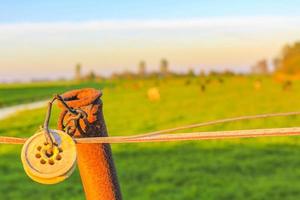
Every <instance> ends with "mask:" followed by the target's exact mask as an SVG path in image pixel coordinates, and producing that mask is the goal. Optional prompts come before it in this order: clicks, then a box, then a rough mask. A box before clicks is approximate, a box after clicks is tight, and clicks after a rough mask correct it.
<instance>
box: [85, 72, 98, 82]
mask: <svg viewBox="0 0 300 200" xmlns="http://www.w3.org/2000/svg"><path fill="white" fill-rule="evenodd" d="M87 79H88V80H89V81H94V80H95V79H96V74H95V72H93V71H90V73H89V74H88V75H87Z"/></svg>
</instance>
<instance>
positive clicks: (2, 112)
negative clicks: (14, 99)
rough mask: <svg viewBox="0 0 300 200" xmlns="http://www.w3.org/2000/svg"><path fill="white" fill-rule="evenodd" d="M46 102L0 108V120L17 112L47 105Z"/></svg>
mask: <svg viewBox="0 0 300 200" xmlns="http://www.w3.org/2000/svg"><path fill="white" fill-rule="evenodd" d="M47 102H48V101H37V102H33V103H26V104H20V105H16V106H10V107H4V108H0V120H1V119H4V118H6V117H8V116H10V115H12V114H14V113H16V112H18V111H21V110H28V109H35V108H40V107H43V106H46V105H47Z"/></svg>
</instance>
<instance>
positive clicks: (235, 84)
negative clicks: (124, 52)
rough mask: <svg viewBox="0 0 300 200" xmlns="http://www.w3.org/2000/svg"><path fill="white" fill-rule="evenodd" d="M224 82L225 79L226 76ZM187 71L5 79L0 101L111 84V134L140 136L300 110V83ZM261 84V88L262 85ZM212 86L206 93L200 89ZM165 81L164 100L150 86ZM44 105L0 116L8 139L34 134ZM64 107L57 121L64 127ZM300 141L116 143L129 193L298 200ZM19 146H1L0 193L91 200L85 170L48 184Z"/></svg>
mask: <svg viewBox="0 0 300 200" xmlns="http://www.w3.org/2000/svg"><path fill="white" fill-rule="evenodd" d="M221 79H222V81H220V80H221ZM221 79H220V77H202V78H199V77H179V78H169V79H146V80H110V81H94V82H83V83H79V82H63V81H61V82H52V83H32V84H2V85H0V107H5V106H9V105H16V104H20V103H26V102H33V101H37V100H42V99H49V98H50V97H51V96H52V95H53V94H55V93H62V92H64V91H68V90H71V89H75V88H84V87H94V88H98V89H102V90H103V97H102V99H103V102H104V114H105V119H106V123H107V126H108V130H109V134H110V135H112V136H117V135H132V134H139V133H145V132H149V131H155V130H160V129H164V128H171V127H175V126H180V125H186V124H191V123H198V122H204V121H210V120H214V119H221V118H227V117H234V116H240V115H253V114H261V113H270V112H287V111H299V110H300V101H299V100H300V93H299V92H298V91H300V82H293V84H292V86H291V88H289V89H287V90H283V88H282V85H281V84H280V83H277V82H275V81H274V80H273V79H272V78H271V77H253V76H224V77H221ZM257 80H260V81H261V87H260V88H255V87H254V84H255V82H257ZM202 84H205V91H202V90H201V85H202ZM151 87H157V88H158V89H159V91H160V94H161V100H160V101H159V102H151V101H149V100H148V98H147V91H148V89H149V88H151ZM45 112H46V109H45V108H40V109H35V110H28V111H22V112H19V113H16V114H14V115H13V116H10V117H9V118H6V119H4V120H1V121H0V134H1V135H3V136H20V137H29V136H31V135H32V134H34V133H35V132H36V131H37V130H38V128H39V126H40V125H42V123H43V120H44V116H45ZM57 116H58V110H57V109H55V110H54V114H53V116H52V121H51V126H52V127H53V128H55V127H56V120H55V119H57ZM299 124H300V117H298V116H291V117H277V118H272V119H259V120H252V121H242V122H234V123H229V124H221V125H216V126H210V127H204V128H198V129H193V130H189V131H204V130H205V131H213V130H232V129H250V128H270V127H272V128H275V127H293V126H299ZM299 145H300V138H299V137H278V138H257V139H232V140H222V141H221V140H219V141H194V142H170V143H147V144H113V145H112V149H113V155H114V160H115V163H116V167H117V170H118V176H119V180H120V184H121V189H122V193H123V196H124V199H130V200H153V199H159V200H170V199H172V200H177V199H178V200H182V199H208V200H213V199H214V200H220V199H228V200H234V199H251V200H258V199H259V200H261V199H273V200H276V199H278V200H282V199H285V200H288V199H300V148H299V147H300V146H299ZM20 150H21V146H20V145H0V192H1V197H0V199H43V200H47V199H78V200H79V199H84V193H83V189H82V186H81V182H80V177H79V174H78V171H77V170H76V171H75V173H74V174H73V175H72V176H71V177H70V178H69V179H67V180H66V181H64V182H62V183H60V184H58V185H51V186H49V185H40V184H38V183H35V182H33V181H31V180H30V179H29V178H28V177H27V176H26V174H25V173H24V171H23V168H22V164H21V161H20Z"/></svg>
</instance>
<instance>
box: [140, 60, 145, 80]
mask: <svg viewBox="0 0 300 200" xmlns="http://www.w3.org/2000/svg"><path fill="white" fill-rule="evenodd" d="M139 76H141V77H145V76H146V62H145V61H143V60H142V61H140V63H139Z"/></svg>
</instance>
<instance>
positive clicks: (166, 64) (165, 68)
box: [160, 58, 169, 77]
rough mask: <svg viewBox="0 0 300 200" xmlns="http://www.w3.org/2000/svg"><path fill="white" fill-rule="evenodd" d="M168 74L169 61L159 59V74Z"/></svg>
mask: <svg viewBox="0 0 300 200" xmlns="http://www.w3.org/2000/svg"><path fill="white" fill-rule="evenodd" d="M168 74H169V62H168V61H167V60H166V59H164V58H163V59H161V61H160V75H161V76H163V77H165V76H167V75H168Z"/></svg>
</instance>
